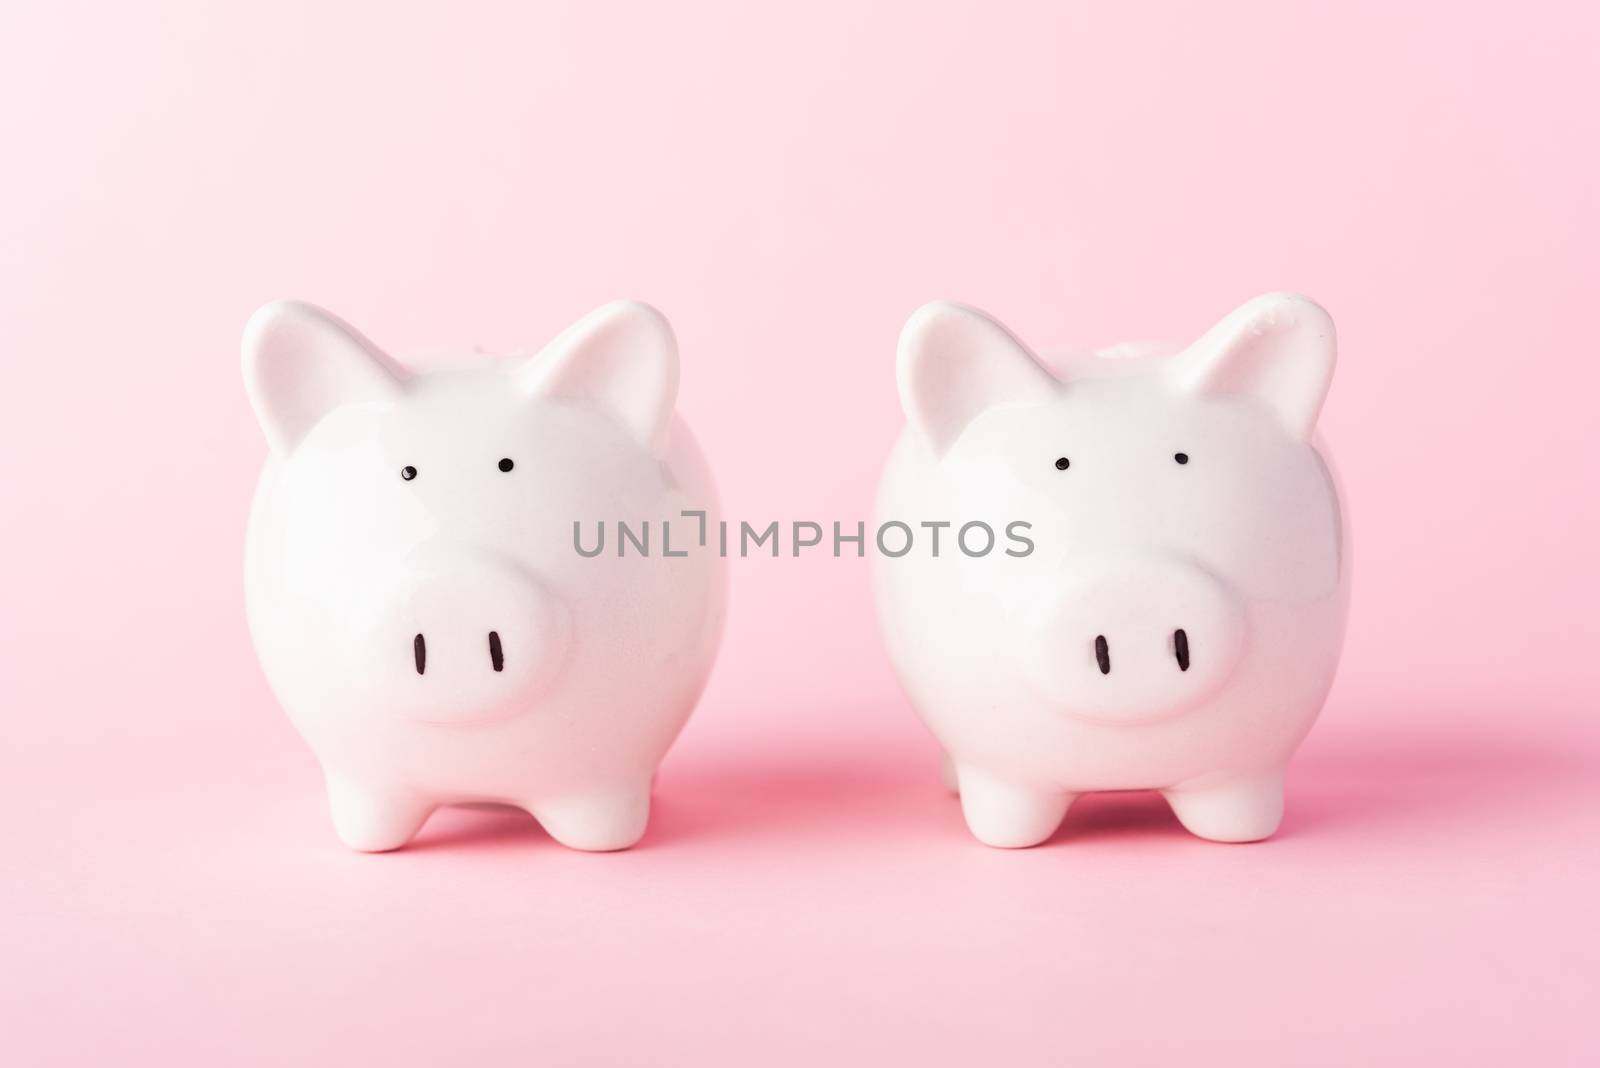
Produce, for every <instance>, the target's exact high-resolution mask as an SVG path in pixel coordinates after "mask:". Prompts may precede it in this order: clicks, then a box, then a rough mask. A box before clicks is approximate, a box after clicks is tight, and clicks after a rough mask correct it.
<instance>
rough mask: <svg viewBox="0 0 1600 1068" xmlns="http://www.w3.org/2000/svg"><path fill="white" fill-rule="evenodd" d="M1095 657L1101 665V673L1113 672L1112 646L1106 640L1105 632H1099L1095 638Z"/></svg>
mask: <svg viewBox="0 0 1600 1068" xmlns="http://www.w3.org/2000/svg"><path fill="white" fill-rule="evenodd" d="M1094 658H1095V661H1096V662H1097V663H1099V665H1100V674H1102V675H1109V674H1111V646H1110V644H1108V643H1107V642H1106V636H1105V635H1104V634H1098V635H1096V636H1095V639H1094Z"/></svg>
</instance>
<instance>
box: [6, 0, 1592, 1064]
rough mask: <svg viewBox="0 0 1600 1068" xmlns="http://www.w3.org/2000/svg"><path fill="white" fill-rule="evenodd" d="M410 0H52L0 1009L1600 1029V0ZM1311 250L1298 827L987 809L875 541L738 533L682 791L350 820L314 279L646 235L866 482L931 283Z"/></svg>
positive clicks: (1002, 309)
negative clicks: (397, 847)
mask: <svg viewBox="0 0 1600 1068" xmlns="http://www.w3.org/2000/svg"><path fill="white" fill-rule="evenodd" d="M389 6H390V5H379V4H373V5H370V6H366V7H356V6H349V5H334V6H330V5H328V4H324V3H308V2H300V0H281V2H278V3H275V4H273V5H271V6H270V8H269V7H265V6H263V7H260V8H258V9H257V10H255V11H254V12H247V11H243V10H229V8H230V5H220V4H205V3H163V4H159V5H155V4H150V5H110V4H106V5H102V6H100V7H95V6H92V5H73V4H63V3H48V4H46V3H37V4H26V5H22V6H20V7H19V6H18V5H16V4H8V5H6V7H5V8H4V10H3V12H0V101H3V103H0V154H3V155H0V359H3V360H4V370H5V385H4V388H3V389H0V470H3V482H0V487H3V489H0V500H3V501H4V505H3V518H0V569H3V574H0V712H3V714H4V717H5V731H4V741H3V742H0V790H3V791H4V794H5V795H6V796H5V799H4V800H5V802H6V803H5V805H4V807H3V809H0V811H3V812H4V816H3V820H4V822H3V824H0V1061H4V1062H5V1063H8V1064H33V1063H55V1062H60V1063H95V1062H100V1063H104V1062H105V1061H106V1059H107V1058H113V1059H115V1060H118V1061H121V1062H126V1061H128V1060H139V1059H149V1060H152V1061H153V1060H155V1059H156V1058H157V1057H160V1058H161V1059H163V1060H166V1061H168V1062H180V1063H181V1062H188V1063H205V1064H216V1063H233V1064H246V1063H263V1064H265V1063H278V1064H283V1063H333V1062H338V1063H363V1062H369V1063H386V1064H400V1063H421V1062H428V1061H432V1062H434V1063H440V1060H441V1058H445V1057H447V1056H448V1057H452V1058H455V1057H460V1058H461V1059H460V1060H459V1061H457V1063H484V1064H490V1063H524V1064H526V1063H538V1064H565V1063H583V1062H593V1063H631V1064H641V1063H652V1062H657V1063H659V1062H663V1061H667V1062H682V1061H691V1060H692V1061H700V1062H708V1061H713V1062H714V1061H724V1062H728V1063H753V1062H760V1063H803V1062H811V1061H825V1062H842V1063H861V1062H865V1063H909V1064H925V1065H939V1064H963V1065H972V1064H980V1063H1052V1062H1053V1063H1065V1062H1072V1063H1092V1062H1096V1061H1105V1060H1115V1061H1118V1062H1123V1063H1150V1064H1156V1063H1160V1064H1170V1063H1173V1062H1174V1061H1182V1062H1183V1063H1188V1064H1202V1063H1211V1062H1216V1063H1236V1062H1241V1061H1259V1062H1262V1063H1270V1064H1284V1063H1290V1062H1294V1063H1328V1064H1348V1063H1352V1062H1353V1061H1355V1060H1358V1059H1359V1060H1361V1061H1364V1062H1365V1063H1377V1062H1393V1063H1409V1064H1416V1063H1424V1062H1430V1063H1442V1062H1443V1061H1444V1060H1454V1061H1461V1062H1477V1063H1492V1062H1501V1063H1504V1062H1506V1061H1507V1060H1510V1059H1512V1058H1517V1059H1519V1060H1524V1059H1526V1060H1532V1061H1537V1062H1543V1063H1567V1064H1579V1063H1585V1064H1592V1063H1595V1058H1596V1056H1597V1054H1600V1050H1597V1041H1596V1037H1595V1036H1596V1032H1595V1029H1594V1021H1593V1014H1594V1011H1595V1004H1596V999H1597V996H1600V926H1597V925H1596V924H1595V923H1594V921H1593V907H1594V906H1593V903H1594V902H1595V901H1596V900H1600V858H1597V850H1596V830H1597V826H1600V797H1597V790H1596V786H1597V782H1600V725H1597V718H1600V707H1597V704H1600V702H1597V694H1600V628H1597V625H1596V620H1597V618H1600V612H1597V609H1596V607H1595V606H1596V594H1597V593H1600V588H1597V587H1600V580H1597V573H1600V565H1597V563H1596V560H1597V553H1600V549H1597V545H1600V504H1597V497H1600V494H1597V488H1600V486H1597V483H1600V478H1597V465H1596V461H1595V454H1596V452H1597V450H1600V443H1597V441H1596V434H1595V422H1594V412H1595V397H1596V394H1597V392H1600V353H1597V351H1596V349H1597V346H1596V342H1595V337H1596V334H1595V330H1594V325H1593V319H1594V313H1593V307H1594V301H1595V295H1596V292H1597V288H1596V285H1597V282H1600V256H1597V249H1600V230H1597V222H1600V206H1597V198H1596V181H1595V174H1596V163H1597V162H1600V150H1597V147H1596V146H1597V145H1600V120H1597V118H1596V116H1597V114H1600V111H1597V109H1596V107H1595V101H1596V99H1597V96H1600V84H1597V83H1600V79H1597V77H1596V74H1595V71H1596V65H1595V55H1594V53H1595V45H1596V41H1597V39H1600V25H1597V22H1596V18H1595V16H1594V15H1593V14H1592V11H1593V8H1592V5H1582V4H1577V3H1572V4H1566V5H1562V4H1546V3H1539V2H1525V3H1520V4H1516V5H1512V6H1506V7H1503V8H1501V7H1500V6H1499V5H1496V6H1495V7H1496V10H1493V11H1485V10H1482V9H1483V8H1485V7H1487V6H1488V5H1469V4H1461V5H1447V4H1432V3H1426V4H1414V5H1403V4H1395V3H1392V2H1384V3H1345V4H1341V5H1337V6H1334V5H1328V7H1327V9H1326V10H1317V9H1315V8H1297V7H1288V6H1285V5H1282V4H1272V3H1253V4H1227V5H1220V4H1199V3H1180V2H1170V3H1152V4H1137V3H1136V4H1089V3H1073V4H1058V5H1050V4H1030V5H1016V6H1013V5H998V6H997V5H993V4H981V3H971V4H938V5H930V4H926V3H893V4H877V5H863V4H858V3H850V4H840V3H831V2H830V3H820V4H807V5H786V6H785V8H784V9H783V10H782V11H781V12H780V11H778V10H776V9H760V8H756V7H745V6H741V5H737V4H701V3H695V4H684V3H678V4H673V5H650V6H646V5H639V6H638V7H636V8H613V7H610V6H602V5H596V4H584V3H571V4H554V3H543V4H539V5H524V7H525V8H526V10H522V11H520V13H511V11H510V10H498V9H496V7H495V5H478V4H468V3H454V4H450V5H447V6H446V7H444V9H443V10H441V11H440V12H438V13H436V14H433V15H406V16H397V15H395V14H393V13H389V12H388V11H387V8H388V7H389ZM503 6H504V7H505V8H507V9H511V8H513V5H503ZM667 7H670V8H671V10H670V11H668V10H664V9H665V8H667ZM1280 288H1288V289H1297V290H1301V291H1303V292H1306V293H1308V294H1311V295H1313V296H1314V297H1316V298H1317V299H1318V300H1320V301H1322V302H1323V303H1324V304H1326V305H1327V306H1328V307H1329V308H1330V309H1331V310H1332V312H1333V314H1334V316H1335V318H1336V319H1337V320H1338V322H1339V324H1340V330H1341V341H1342V362H1341V366H1340V370H1339V374H1338V377H1337V380H1336V382H1335V385H1334V392H1333V395H1332V397H1331V399H1330V402H1329V404H1328V407H1327V409H1326V414H1325V418H1324V420H1323V426H1324V429H1325V431H1326V433H1327V435H1328V437H1329V439H1330V440H1331V441H1332V442H1333V443H1334V445H1335V447H1336V450H1337V455H1338V459H1339V461H1340V464H1341V467H1342V469H1343V473H1344V476H1345V481H1346V483H1347V487H1348V490H1349V494H1350V502H1349V503H1350V508H1351V510H1352V512H1353V515H1354V520H1355V527H1356V532H1357V544H1356V552H1357V588H1356V594H1355V605H1354V614H1353V619H1352V624H1351V631H1350V640H1349V645H1348V652H1347V656H1346V660H1345V665H1344V669H1343V673H1342V675H1341V677H1340V680H1339V683H1338V685H1337V687H1336V689H1335V691H1334V694H1333V697H1332V699H1331V701H1330V703H1329V706H1328V709H1327V712H1326V715H1325V718H1324V720H1323V721H1322V723H1321V725H1320V726H1319V728H1318V729H1317V731H1316V732H1314V733H1313V735H1312V737H1311V739H1310V741H1309V742H1308V743H1307V745H1306V747H1305V749H1304V750H1303V752H1302V754H1301V756H1300V758H1299V759H1298V760H1297V762H1296V765H1295V766H1294V768H1293V769H1292V775H1291V779H1290V795H1289V805H1290V808H1289V815H1288V819H1287V822H1286V825H1285V827H1284V830H1283V832H1282V834H1281V835H1280V836H1279V837H1278V838H1277V839H1275V840H1273V841H1271V842H1269V843H1266V844H1263V845H1259V846H1248V847H1223V846H1217V845H1210V844H1206V843H1203V842H1200V841H1197V840H1195V839H1192V838H1190V837H1188V836H1187V835H1185V834H1184V833H1183V832H1182V831H1181V830H1180V829H1179V828H1178V827H1177V825H1176V823H1175V822H1174V820H1173V819H1172V817H1171V816H1170V814H1169V813H1168V812H1167V811H1166V809H1165V807H1164V806H1163V805H1162V804H1161V803H1160V802H1159V801H1158V800H1156V799H1152V798H1148V797H1141V796H1138V795H1129V796H1117V797H1107V798H1097V799H1093V800H1091V801H1089V802H1088V803H1085V804H1084V805H1083V806H1082V808H1081V809H1080V810H1077V811H1075V812H1074V813H1073V815H1072V816H1071V817H1070V818H1069V821H1068V823H1067V824H1066V826H1065V827H1064V828H1063V830H1062V832H1061V833H1060V834H1059V835H1058V836H1057V838H1056V839H1055V840H1054V841H1053V842H1052V843H1051V844H1049V845H1047V846H1045V847H1043V848H1040V849H1037V850H1033V851H1029V852H1024V853H1004V852H996V851H992V850H988V849H985V848H982V847H980V846H978V845H977V844H975V843H974V842H973V841H971V840H970V839H969V837H968V836H967V834H966V832H965V830H964V829H963V828H962V826H961V822H960V817H959V814H958V811H957V807H956V805H955V803H954V802H953V801H951V800H950V799H949V798H948V797H946V796H945V795H944V794H943V792H942V791H941V790H940V788H939V786H938V784H937V780H936V772H935V760H936V754H935V749H934V746H933V744H932V743H931V741H930V740H929V738H928V737H927V736H926V735H925V733H924V732H923V731H922V729H921V728H920V727H919V725H918V724H917V722H916V721H915V719H914V717H913V716H912V714H911V711H910V709H909V707H908V706H907V704H906V702H905V700H904V699H903V698H902V696H901V694H900V692H899V690H898V689H897V687H896V685H895V683H894V680H893V679H892V677H891V675H890V673H889V670H888V666H887V663H886V661H885V659H884V656H883V654H882V652H881V649H880V647H879V644H878V641H877V639H876V635H875V633H874V624H873V621H872V616H871V610H870V602H869V598H868V584H867V576H866V568H865V565H864V563H862V562H858V561H855V560H844V561H835V560H832V559H829V558H825V557H814V558H802V559H801V560H799V561H795V560H792V559H788V558H785V559H780V560H776V561H774V560H771V559H754V560H749V561H740V562H737V563H736V566H735V567H734V569H733V590H734V592H733V600H732V606H731V618H730V626H729V631H728V636H727V640H726V643H725V645H724V648H723V650H722V656H721V660H720V664H719V667H718V669H717V672H716V674H715V676H714V678H713V680H712V684H711V687H710V690H709V692H708V693H707V695H706V698H705V701H704V703H703V705H702V707H701V709H700V712H699V713H698V715H697V717H696V719H695V720H694V721H693V722H692V723H691V725H690V727H689V729H688V731H687V733H686V734H685V735H684V737H683V739H682V740H681V742H680V744H679V746H678V748H677V749H676V750H675V751H674V753H673V755H672V756H671V757H670V758H669V759H668V762H667V764H666V766H665V769H664V772H663V779H662V791H661V795H660V800H659V807H658V810H657V814H656V818H655V821H654V822H653V824H652V828H651V831H650V833H649V835H648V836H647V838H646V839H645V841H644V843H643V844H642V845H641V846H640V847H639V848H638V849H637V850H635V851H634V852H631V853H627V854H620V855H615V856H585V855H579V854H575V853H571V852H567V851H565V850H563V849H561V848H559V847H556V846H555V845H553V844H552V843H551V842H550V841H549V840H548V839H547V838H545V837H544V835H543V834H542V832H540V831H539V829H538V828H537V826H536V825H535V824H533V823H532V821H531V820H528V819H526V818H520V817H516V816H512V815H508V814H501V813H493V812H481V811H477V812H470V811H469V812H459V813H451V814H447V815H442V816H440V817H438V818H436V819H435V821H434V822H433V823H431V824H430V825H429V827H428V828H427V829H426V830H425V832H424V834H423V836H422V837H421V839H420V840H419V841H418V842H417V843H416V845H415V846H414V847H413V848H411V849H408V850H407V851H405V852H403V853H399V854H395V855H391V856H384V857H367V856H358V855H353V854H351V853H349V852H347V851H345V850H344V849H343V848H342V847H341V846H340V845H339V844H338V843H337V842H336V841H335V839H334V838H333V835H332V832H331V830H330V827H329V823H328V820H327V817H326V814H325V810H324V807H323V798H322V795H321V786H320V781H319V776H318V772H317V768H316V766H315V764H314V762H313V761H312V759H311V757H310V755H309V753H308V752H307V751H306V749H305V748H304V747H303V746H302V744H301V743H300V741H299V739H298V737H297V736H296V735H295V734H294V733H293V731H292V730H291V729H290V727H289V726H288V724H287V722H286V720H285V719H284V717H283V716H282V714H281V713H280V711H279V710H278V709H277V707H276V706H275V704H274V702H273V700H272V699H271V697H270V696H269V694H268V692H267V690H266V687H265V684H264V682H263V680H262V677H261V675H260V672H259V670H258V668H257V666H256V664H255V660H254V657H253V654H252V652H251V650H250V647H249V644H248V641H247V638H246V635H245V629H244V621H243V614H242V608H241V594H240V578H239V571H240V566H239V564H240V554H241V538H242V530H243V525H244V518H245V511H246V506H247V502H248V498H249V493H250V490H251V486H252V483H253V480H254V478H255V475H256V470H257V466H258V464H259V463H260V461H261V460H262V458H263V456H264V454H265V446H264V444H263V441H262V438H261V435H260V433H259V431H258V430H257V428H256V426H255V424H254V421H253V419H252V417H251V414H250V411H249V409H248V407H247V406H246V403H245V399H244V394H243V390H242V388H241V384H240V377H239V371H238V355H237V352H238V350H237V346H238V337H239V332H240V329H241V327H242V325H243V323H244V320H245V318H246V317H247V316H248V314H249V313H250V311H251V310H252V309H253V308H254V307H255V306H256V305H258V304H260V303H261V302H263V301H265V300H267V299H269V298H272V297H278V296H298V297H303V298H306V299H310V300H314V301H317V302H319V303H322V304H325V305H327V306H328V307H331V308H333V309H335V310H336V311H337V312H338V313H339V314H341V315H343V316H345V317H346V318H348V319H350V320H352V321H353V322H355V323H357V324H359V325H360V326H361V327H362V328H363V329H364V330H365V331H366V332H368V333H369V334H371V335H372V336H373V337H374V338H375V339H376V340H377V341H379V342H380V343H381V344H384V345H386V346H388V347H391V348H393V349H395V350H397V351H398V352H400V353H405V352H407V351H412V350H423V349H432V348H438V347H440V346H448V345H454V344H471V343H475V342H481V343H484V344H486V345H488V346H491V347H497V348H509V347H514V346H519V345H530V344H537V343H539V342H542V341H543V340H544V339H546V338H548V337H549V336H550V335H551V334H553V333H554V332H555V331H556V330H557V329H559V328H560V327H562V326H564V325H566V324H567V323H568V322H569V321H570V320H572V319H573V318H575V317H576V316H578V315H579V314H581V313H582V312H584V311H586V310H588V309H589V308H591V307H592V306H594V305H596V304H599V303H601V302H602V301H605V300H607V299H610V298H612V297H616V296H623V295H627V296H634V297H638V298H642V299H645V300H649V301H651V302H653V303H655V304H657V305H658V306H659V307H661V308H662V309H664V310H665V311H666V312H667V314H668V315H669V316H670V317H671V318H672V321H673V322H674V324H675V325H676V327H677V330H678V333H679V336H680V340H681V344H682V349H683V353H684V372H683V393H682V401H681V410H682V411H683V412H684V413H685V414H686V415H687V417H688V418H689V419H690V420H691V422H692V423H693V424H694V425H695V426H696V428H697V429H698V431H699V434H700V436H701V439H702V441H703V443H704V445H705V446H706V449H707V451H708V453H709V454H710V456H711V457H712V460H713V462H714V464H715V466H716V468H717V471H718V475H719V478H720V481H721V485H722V489H723V493H724V497H725V501H726V503H727V506H728V508H729V511H730V513H731V514H732V515H734V516H736V517H748V518H752V519H766V518H804V519H818V520H824V521H831V520H833V519H840V520H845V521H853V520H855V519H859V518H866V517H867V515H868V509H869V506H870V499H871V495H872V492H873V488H874V484H875V481H876V478H877V474H878V469H879V465H880V463H881V461H882V458H883V456H884V454H885V451H886V449H887V447H888V444H889V442H890V440H891V439H892V437H893V435H894V434H895V433H896V432H897V429H898V427H899V425H900V421H901V415H900V411H899V408H898V404H897V401H896V397H895V393H894V386H893V371H892V359H893V346H894V340H895V336H896V333H897V331H898V329H899V326H900V324H901V323H902V321H903V320H904V318H905V317H906V315H907V314H908V313H909V312H911V311H912V310H913V309H914V308H915V307H917V306H918V305H919V304H921V303H922V302H924V301H926V300H928V299H931V298H934V297H938V296H949V297H956V298H959V299H962V300H965V301H968V302H971V303H974V304H977V305H979V306H982V307H985V308H988V309H989V310H991V311H992V312H994V313H995V314H996V315H998V316H1000V317H1002V318H1003V319H1004V320H1006V321H1007V322H1008V323H1010V324H1011V325H1012V326H1013V327H1014V328H1015V329H1016V330H1017V331H1018V332H1019V333H1021V334H1022V335H1023V336H1024V337H1027V338H1029V339H1032V340H1034V341H1035V342H1037V343H1039V344H1041V345H1048V344H1052V343H1062V342H1084V343H1107V342H1111V341H1115V340H1118V339H1122V338H1126V337H1150V336H1155V337H1173V338H1178V339H1183V338H1188V337H1190V336H1192V335H1194V334H1196V333H1198V332H1199V331H1200V330H1201V329H1203V328H1204V327H1205V326H1207V325H1209V323H1210V322H1211V321H1213V320H1214V319H1216V318H1218V317H1220V316H1221V315H1222V314H1223V313H1224V312H1226V311H1227V310H1229V309H1230V308H1232V307H1233V306H1234V305H1235V304H1237V303H1238V302H1240V301H1242V300H1243V299H1245V298H1247V297H1249V296H1252V295H1254V294H1256V293H1258V292H1262V291H1265V290H1271V289H1280Z"/></svg>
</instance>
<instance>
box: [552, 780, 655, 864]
mask: <svg viewBox="0 0 1600 1068" xmlns="http://www.w3.org/2000/svg"><path fill="white" fill-rule="evenodd" d="M528 811H529V812H531V813H533V817H534V819H536V820H538V821H539V823H540V824H541V825H543V827H544V829H545V832H546V833H547V834H549V835H550V837H551V838H554V839H555V840H556V841H558V842H560V843H561V844H562V845H564V846H566V847H567V848H569V849H581V850H583V851H585V852H587V853H609V852H613V851H615V850H618V849H627V848H628V847H629V846H631V845H634V844H635V843H637V842H638V841H639V839H641V838H643V837H644V829H645V825H646V824H647V823H649V822H650V784H649V783H645V784H644V785H642V786H641V787H639V788H638V789H630V790H627V791H624V792H620V793H614V794H601V795H590V796H585V797H568V798H561V799H559V800H556V801H542V802H540V803H539V804H537V805H530V806H529V808H528Z"/></svg>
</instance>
